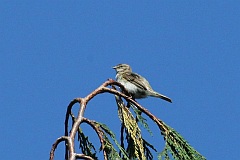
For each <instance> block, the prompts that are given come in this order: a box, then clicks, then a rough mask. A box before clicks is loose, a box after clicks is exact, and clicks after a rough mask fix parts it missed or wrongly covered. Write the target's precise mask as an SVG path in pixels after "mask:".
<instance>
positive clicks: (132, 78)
mask: <svg viewBox="0 0 240 160" xmlns="http://www.w3.org/2000/svg"><path fill="white" fill-rule="evenodd" d="M113 68H114V69H115V70H116V73H117V74H116V80H117V81H118V82H119V83H121V84H122V85H123V86H124V87H125V88H126V89H127V90H128V92H129V93H130V94H131V95H132V96H133V98H136V99H140V98H146V97H148V96H152V97H158V98H161V99H164V100H166V101H168V102H172V100H171V99H170V98H168V97H167V96H164V95H162V94H160V93H158V92H156V91H154V90H153V89H152V87H151V86H150V84H149V82H148V81H147V80H146V79H145V78H144V77H142V76H140V75H138V74H137V73H134V72H132V69H131V67H130V66H129V65H128V64H118V65H116V66H114V67H113Z"/></svg>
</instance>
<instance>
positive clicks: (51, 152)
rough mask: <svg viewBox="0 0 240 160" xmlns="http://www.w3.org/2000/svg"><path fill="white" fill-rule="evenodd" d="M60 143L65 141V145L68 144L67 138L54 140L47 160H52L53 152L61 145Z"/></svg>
mask: <svg viewBox="0 0 240 160" xmlns="http://www.w3.org/2000/svg"><path fill="white" fill-rule="evenodd" d="M62 141H65V143H69V137H67V136H62V137H60V138H58V139H57V140H56V142H55V143H54V144H53V145H52V149H51V151H50V158H49V159H50V160H53V158H54V151H55V150H56V149H57V146H58V144H59V143H61V142H62Z"/></svg>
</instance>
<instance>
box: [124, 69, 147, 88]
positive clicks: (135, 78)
mask: <svg viewBox="0 0 240 160" xmlns="http://www.w3.org/2000/svg"><path fill="white" fill-rule="evenodd" d="M123 78H124V79H126V80H127V81H129V82H131V83H132V84H134V85H135V86H137V87H139V88H141V89H144V90H147V88H146V84H144V82H145V81H146V80H145V79H144V78H143V77H141V76H140V75H138V74H136V73H132V72H126V73H123Z"/></svg>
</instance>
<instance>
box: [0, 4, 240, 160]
mask: <svg viewBox="0 0 240 160" xmlns="http://www.w3.org/2000/svg"><path fill="white" fill-rule="evenodd" d="M239 6H240V2H237V1H171V2H167V1H152V2H151V3H150V2H147V1H138V2H135V3H134V2H133V1H131V2H129V1H114V2H113V1H104V2H100V1H67V2H66V1H65V2H63V1H25V0H22V1H1V2H0V12H1V14H0V21H1V23H0V37H1V38H0V54H1V58H0V103H1V112H0V127H1V132H0V136H1V145H0V157H1V159H13V158H17V159H24V160H32V159H39V160H42V159H48V157H49V151H50V148H51V146H52V143H53V142H54V141H55V140H56V139H57V138H58V137H60V136H61V135H63V133H64V118H65V112H66V107H67V105H68V103H69V102H70V101H71V100H72V99H73V98H76V97H84V96H86V95H87V94H89V93H90V92H91V91H93V90H94V89H95V88H97V87H98V86H99V85H100V84H102V83H103V82H104V81H105V80H106V79H108V78H114V77H115V72H114V70H113V69H111V67H112V66H114V65H116V64H118V63H128V64H130V65H131V66H132V68H133V70H134V71H135V72H137V73H139V74H141V75H143V76H145V77H146V78H147V79H148V80H149V81H150V83H151V85H152V87H153V88H154V89H155V90H156V91H158V92H160V93H163V94H165V95H167V96H169V97H171V98H172V99H173V103H172V104H170V103H167V102H165V101H163V100H160V99H156V98H148V99H143V100H139V102H140V103H141V104H142V105H143V106H144V107H146V108H148V109H149V110H150V111H151V112H153V113H154V114H155V115H157V116H158V117H159V118H160V119H162V120H163V121H165V122H166V123H167V124H168V125H170V126H171V127H172V128H174V129H176V130H177V131H178V132H179V133H180V134H181V135H182V136H183V137H184V138H185V139H186V140H187V141H188V142H190V144H191V145H192V146H193V147H194V148H195V149H196V150H198V151H199V152H200V153H201V154H202V155H204V156H205V157H206V158H207V159H213V160H215V159H238V158H239V148H240V142H239V136H238V135H239V132H240V125H239V115H240V107H239V104H240V98H239V97H240V94H239V89H240V87H239V86H240V85H239V79H240V72H239V71H240V64H239V61H240V53H239V50H240V38H239V37H240V30H239V28H240V16H239V15H240V7H239ZM75 111H77V106H76V107H75ZM86 117H88V118H90V119H94V120H97V121H100V122H102V123H105V124H107V125H109V127H110V128H111V129H112V130H113V131H114V132H118V131H119V121H118V119H117V118H116V117H117V109H116V105H115V101H114V97H113V96H112V95H109V94H105V95H100V96H98V97H96V98H95V99H93V100H92V101H91V103H89V106H88V108H87V111H86ZM151 129H152V130H153V132H154V137H158V136H159V132H158V130H157V129H155V128H154V125H151ZM86 133H88V134H89V135H92V137H93V139H94V137H96V135H95V134H91V129H90V128H88V129H87V130H86ZM97 142H98V141H97ZM153 143H154V145H156V144H159V143H158V142H156V141H153ZM161 143H162V141H161V142H160V144H161ZM62 148H63V144H62V145H60V147H59V148H58V150H57V152H56V159H63V158H64V154H63V153H62V152H63V150H62ZM97 149H98V147H97ZM36 157H37V158H36Z"/></svg>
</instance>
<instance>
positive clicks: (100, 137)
mask: <svg viewBox="0 0 240 160" xmlns="http://www.w3.org/2000/svg"><path fill="white" fill-rule="evenodd" d="M82 122H85V123H87V124H89V125H90V126H91V127H92V128H93V129H94V130H95V132H96V133H97V135H98V138H99V140H100V143H101V148H102V150H103V155H104V159H105V160H107V153H106V151H105V150H104V138H103V137H102V135H103V133H102V132H103V131H102V130H101V129H100V128H99V127H98V126H96V124H95V123H94V122H95V121H93V120H89V119H87V118H83V120H82Z"/></svg>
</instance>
